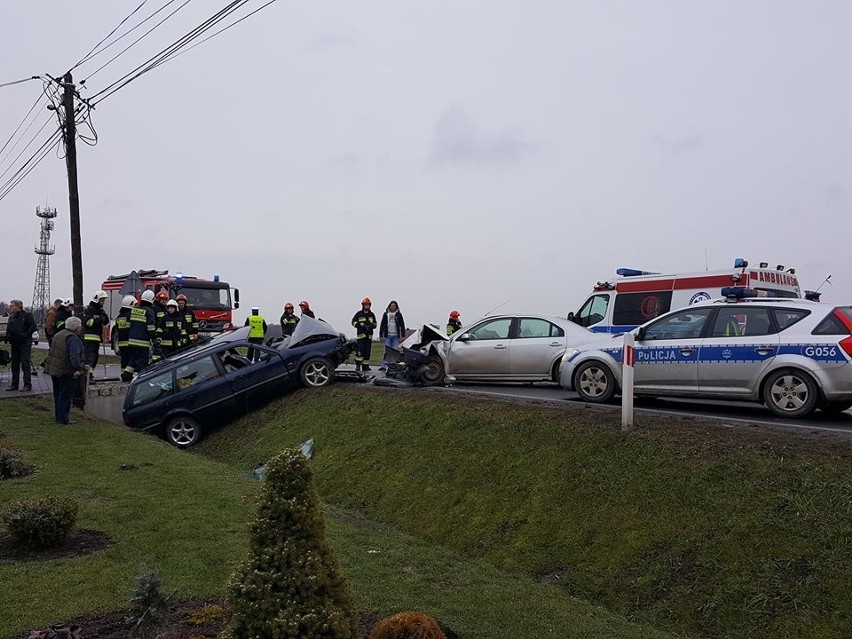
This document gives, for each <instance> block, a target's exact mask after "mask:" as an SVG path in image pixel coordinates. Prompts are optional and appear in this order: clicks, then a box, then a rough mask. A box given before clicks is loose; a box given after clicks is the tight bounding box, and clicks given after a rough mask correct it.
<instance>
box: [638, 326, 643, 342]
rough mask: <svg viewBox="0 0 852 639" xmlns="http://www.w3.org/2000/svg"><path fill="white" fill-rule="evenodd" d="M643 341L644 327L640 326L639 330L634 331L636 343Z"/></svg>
mask: <svg viewBox="0 0 852 639" xmlns="http://www.w3.org/2000/svg"><path fill="white" fill-rule="evenodd" d="M643 339H645V327H644V326H640V327H639V330H638V331H636V341H637V342H641V341H642V340H643Z"/></svg>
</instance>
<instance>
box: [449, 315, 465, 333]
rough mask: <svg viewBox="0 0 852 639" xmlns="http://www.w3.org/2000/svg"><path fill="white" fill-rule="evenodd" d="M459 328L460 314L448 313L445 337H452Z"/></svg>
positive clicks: (460, 325) (460, 324)
mask: <svg viewBox="0 0 852 639" xmlns="http://www.w3.org/2000/svg"><path fill="white" fill-rule="evenodd" d="M461 327H462V323H461V313H459V312H458V311H450V319H448V320H447V335H452V334H453V333H455V332H456V331H457V330H459V329H460V328H461Z"/></svg>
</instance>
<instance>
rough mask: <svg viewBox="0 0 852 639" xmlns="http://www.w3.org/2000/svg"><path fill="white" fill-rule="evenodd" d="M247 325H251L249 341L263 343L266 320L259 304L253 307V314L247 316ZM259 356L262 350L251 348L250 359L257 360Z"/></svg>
mask: <svg viewBox="0 0 852 639" xmlns="http://www.w3.org/2000/svg"><path fill="white" fill-rule="evenodd" d="M245 326H251V330H250V331H249V337H248V341H249V342H251V343H252V344H263V338H264V336H265V335H266V320H265V319H263V316H262V315H261V314H260V309H259V308H258V307H257V306H254V307H252V309H251V315H249V316H248V317H247V318H246V323H245ZM258 358H260V351H259V350H257V349H255V348H253V349H251V351H249V359H250V360H251V361H253V362H255V361H257V360H258Z"/></svg>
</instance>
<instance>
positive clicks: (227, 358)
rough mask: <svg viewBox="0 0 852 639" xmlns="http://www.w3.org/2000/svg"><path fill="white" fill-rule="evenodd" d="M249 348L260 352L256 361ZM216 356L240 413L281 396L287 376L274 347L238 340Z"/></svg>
mask: <svg viewBox="0 0 852 639" xmlns="http://www.w3.org/2000/svg"><path fill="white" fill-rule="evenodd" d="M250 351H255V352H259V353H260V357H259V358H258V359H257V361H254V362H252V361H251V359H249V356H248V355H249V352H250ZM218 357H219V360H220V362H221V364H222V367H223V368H224V371H225V379H227V381H228V384H229V385H230V387H231V389H232V391H233V393H234V397H235V400H236V402H237V406H238V407H239V409H240V410H241V411H242V412H246V411H247V410H250V409H251V408H253V407H254V406H256V405H258V404H261V403H263V402H265V401H266V400H268V399H269V398H271V397H275V396H278V395H280V394H281V393H282V392H283V391H284V390H285V389H286V388H287V386H288V383H287V382H288V380H289V378H290V375H289V374H288V373H287V370H286V368H285V366H284V359H283V358H282V357H281V355H280V354H279V353H278V351H277V350H275V349H271V348H266V347H264V346H259V345H256V344H252V345H249V344H245V343H238V344H232V345H229V347H228V348H227V349H223V350H222V351H220V352H219V353H218Z"/></svg>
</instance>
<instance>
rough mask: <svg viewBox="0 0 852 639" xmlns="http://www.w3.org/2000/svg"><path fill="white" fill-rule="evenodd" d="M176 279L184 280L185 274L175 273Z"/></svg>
mask: <svg viewBox="0 0 852 639" xmlns="http://www.w3.org/2000/svg"><path fill="white" fill-rule="evenodd" d="M175 279H176V280H182V279H183V273H175Z"/></svg>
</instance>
